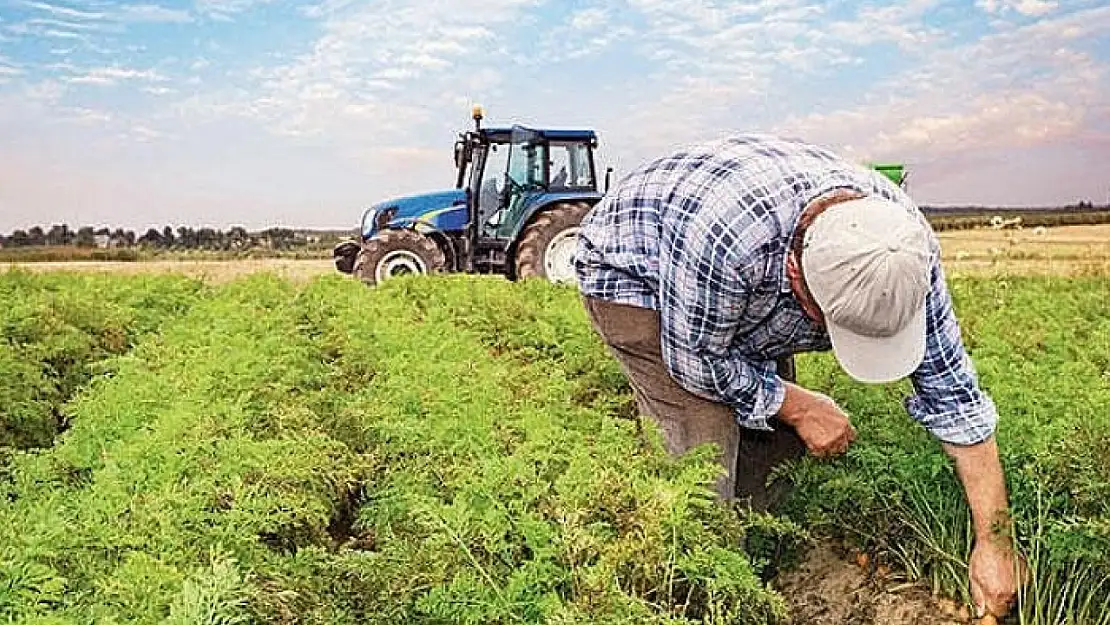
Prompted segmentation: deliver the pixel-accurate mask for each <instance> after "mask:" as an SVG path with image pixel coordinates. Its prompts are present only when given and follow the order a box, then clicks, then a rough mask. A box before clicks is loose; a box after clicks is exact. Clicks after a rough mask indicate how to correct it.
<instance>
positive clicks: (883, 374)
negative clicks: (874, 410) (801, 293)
mask: <svg viewBox="0 0 1110 625" xmlns="http://www.w3.org/2000/svg"><path fill="white" fill-rule="evenodd" d="M930 240H931V237H930V230H929V228H928V225H927V224H926V223H924V220H923V219H919V218H918V217H917V216H915V215H913V214H912V213H910V211H908V210H906V208H905V207H904V206H902V205H900V204H896V203H894V202H890V201H887V200H884V199H882V198H875V197H865V198H861V199H855V200H849V201H846V202H842V203H839V204H834V205H832V206H830V207H829V208H827V209H826V210H825V211H824V212H823V213H821V214H820V215H818V216H817V217H816V219H814V220H813V223H812V224H810V226H809V228H807V230H806V233H805V237H804V240H803V251H802V259H801V260H802V263H801V264H802V269H803V271H804V272H805V280H806V284H807V286H808V287H809V290H810V293H812V295H813V298H814V300H816V302H817V305H818V306H819V307H820V308H821V311H822V312H823V314H824V316H825V325H826V327H827V329H828V333H829V339H830V342H831V343H832V349H833V353H834V354H835V356H836V359H837V361H839V362H840V365H841V366H842V367H843V368H844V370H845V371H846V372H847V373H848V375H850V376H852V377H853V378H855V379H856V380H858V381H860V382H872V383H881V382H892V381H895V380H898V379H901V378H904V377H906V376H907V375H909V374H911V373H913V371H914V370H915V369H917V367H918V366H919V365H920V364H921V361H922V359H923V358H924V356H925V327H926V322H925V299H926V296H927V295H928V293H929V287H930V283H929V273H930V265H931V254H930Z"/></svg>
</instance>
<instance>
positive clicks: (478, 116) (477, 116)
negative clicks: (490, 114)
mask: <svg viewBox="0 0 1110 625" xmlns="http://www.w3.org/2000/svg"><path fill="white" fill-rule="evenodd" d="M470 117H471V118H473V119H474V130H475V131H478V130H481V129H482V118H483V117H485V110H484V109H482V105H481V104H475V105H474V106H472V107H471V108H470Z"/></svg>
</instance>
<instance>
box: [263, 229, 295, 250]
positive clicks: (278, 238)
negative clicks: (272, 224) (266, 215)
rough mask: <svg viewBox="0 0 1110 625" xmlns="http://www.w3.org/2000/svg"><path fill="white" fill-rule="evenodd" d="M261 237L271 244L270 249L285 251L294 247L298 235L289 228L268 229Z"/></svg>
mask: <svg viewBox="0 0 1110 625" xmlns="http://www.w3.org/2000/svg"><path fill="white" fill-rule="evenodd" d="M261 235H262V236H263V237H264V238H265V239H266V240H268V241H269V242H270V247H272V248H273V249H276V250H284V249H288V248H290V247H293V243H294V240H295V239H296V233H295V232H293V231H292V230H291V229H289V228H268V229H266V230H263V231H262V232H261Z"/></svg>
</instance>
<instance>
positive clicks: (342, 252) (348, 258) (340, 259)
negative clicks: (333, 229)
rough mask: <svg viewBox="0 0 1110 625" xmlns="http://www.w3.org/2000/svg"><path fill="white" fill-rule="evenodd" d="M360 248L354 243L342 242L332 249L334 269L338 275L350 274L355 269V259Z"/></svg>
mask: <svg viewBox="0 0 1110 625" xmlns="http://www.w3.org/2000/svg"><path fill="white" fill-rule="evenodd" d="M361 249H362V247H361V246H359V244H358V243H356V242H355V241H343V242H342V243H340V244H338V245H336V246H335V247H334V248H332V252H331V253H332V258H333V259H334V261H335V269H336V271H338V272H340V273H351V272H352V271H354V269H355V259H356V258H358V253H359V250H361Z"/></svg>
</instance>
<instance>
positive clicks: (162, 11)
mask: <svg viewBox="0 0 1110 625" xmlns="http://www.w3.org/2000/svg"><path fill="white" fill-rule="evenodd" d="M114 17H115V18H116V19H119V20H120V21H124V22H151V23H185V22H191V21H193V17H192V15H190V14H189V12H188V11H182V10H179V9H170V8H166V7H164V6H160V5H157V4H125V5H122V6H120V7H119V8H118V9H117V10H116V12H115V13H114Z"/></svg>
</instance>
